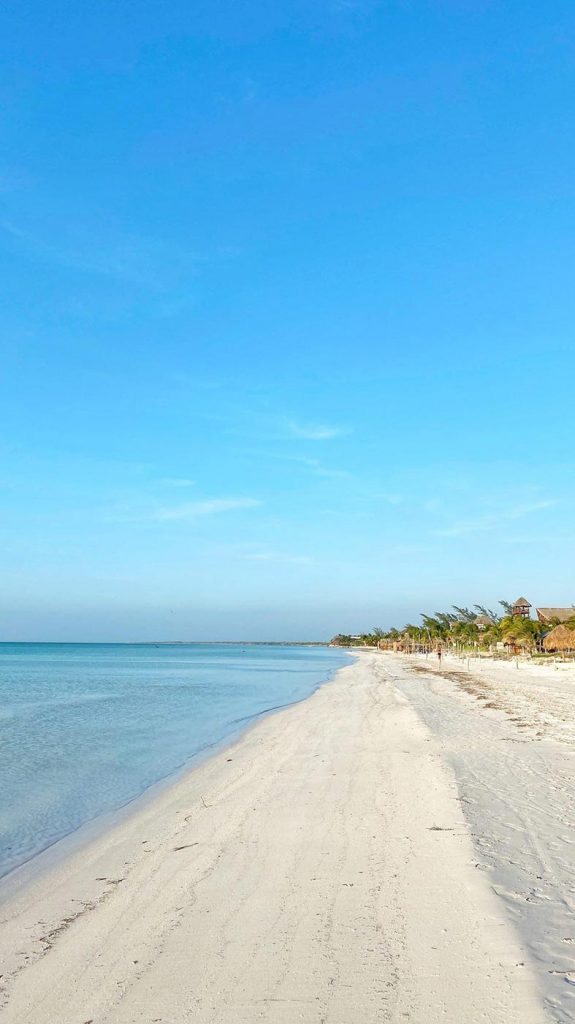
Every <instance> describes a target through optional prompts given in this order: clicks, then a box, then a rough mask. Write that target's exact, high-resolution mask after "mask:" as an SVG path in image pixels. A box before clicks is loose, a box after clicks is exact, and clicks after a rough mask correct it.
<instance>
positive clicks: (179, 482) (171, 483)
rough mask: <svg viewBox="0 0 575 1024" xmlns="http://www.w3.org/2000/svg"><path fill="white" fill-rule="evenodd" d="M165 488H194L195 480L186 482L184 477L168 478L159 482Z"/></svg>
mask: <svg viewBox="0 0 575 1024" xmlns="http://www.w3.org/2000/svg"><path fill="white" fill-rule="evenodd" d="M160 482H161V483H162V484H163V485H164V486H165V487H194V486H195V483H196V481H195V480H187V479H186V478H185V477H179V476H168V477H166V478H165V479H164V480H161V481H160Z"/></svg>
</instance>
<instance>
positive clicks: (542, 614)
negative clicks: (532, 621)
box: [535, 607, 575, 624]
mask: <svg viewBox="0 0 575 1024" xmlns="http://www.w3.org/2000/svg"><path fill="white" fill-rule="evenodd" d="M535 610H536V612H537V618H538V619H539V622H543V623H545V624H548V623H551V622H552V621H553V619H557V621H558V622H568V621H569V619H575V608H573V607H571V608H536V609H535Z"/></svg>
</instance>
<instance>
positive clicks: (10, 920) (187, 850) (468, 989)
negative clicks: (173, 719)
mask: <svg viewBox="0 0 575 1024" xmlns="http://www.w3.org/2000/svg"><path fill="white" fill-rule="evenodd" d="M476 862H477V857H476V855H475V854H474V850H473V846H472V840H471V838H470V833H469V828H468V825H467V824H466V821H465V818H464V815H463V812H462V807H461V804H460V800H459V795H458V790H457V786H456V783H455V776H454V775H453V774H452V770H451V768H450V767H449V765H448V763H447V761H446V759H445V758H444V757H443V754H442V750H441V744H440V742H439V741H438V740H437V738H436V737H435V736H434V734H433V732H432V731H431V730H430V729H429V728H428V726H427V725H426V724H424V722H423V721H422V719H421V718H420V717H419V715H418V714H417V713H416V711H415V710H414V708H413V706H412V704H411V702H410V700H409V699H408V698H407V697H406V696H405V695H404V694H402V693H400V692H399V690H398V689H397V688H396V686H395V684H394V681H393V679H392V678H391V677H390V675H389V674H388V673H386V672H385V671H384V670H383V667H382V657H381V656H380V655H371V654H362V655H361V656H360V657H359V658H358V660H357V661H355V662H354V664H353V665H351V666H349V667H347V668H344V669H342V670H340V672H339V673H338V674H337V676H336V678H335V679H334V681H332V682H331V683H329V684H328V685H325V686H323V687H322V688H321V689H320V690H318V691H317V692H316V693H315V694H314V695H313V696H312V697H311V698H310V699H309V700H306V701H304V702H302V703H300V704H297V705H294V706H292V707H290V708H287V709H285V710H283V711H281V712H280V713H278V714H275V715H273V716H270V717H268V718H266V719H265V720H263V721H261V722H260V723H259V724H258V725H257V726H256V727H254V728H253V729H251V730H250V731H249V732H248V733H247V734H246V735H245V736H244V737H243V738H242V739H241V740H240V741H239V742H238V743H236V744H235V745H234V746H233V747H230V748H228V749H227V750H226V751H224V752H223V753H220V754H217V755H216V756H214V757H213V758H212V759H211V760H210V761H208V762H207V763H206V764H204V765H203V766H201V767H199V768H198V769H197V770H196V771H193V772H190V773H189V774H188V775H186V776H185V777H184V778H182V779H181V780H179V781H178V782H177V783H175V784H174V785H173V786H171V787H170V788H169V789H167V790H166V791H165V792H163V793H161V794H160V795H159V796H157V797H156V798H155V799H154V800H153V802H151V803H150V804H149V805H148V806H146V807H144V808H143V809H141V810H139V811H137V812H136V813H135V814H133V815H132V816H131V817H130V819H128V820H127V821H125V822H123V823H121V824H119V825H116V826H115V827H114V828H112V829H110V830H109V831H108V832H107V833H106V834H105V835H103V836H101V837H100V838H99V839H98V840H96V841H94V842H93V843H91V844H90V845H89V846H88V847H87V848H86V849H83V850H80V851H78V852H77V853H76V854H74V856H73V857H71V858H69V859H68V860H67V861H66V862H65V863H63V864H60V865H58V866H56V867H54V868H52V869H51V870H50V872H49V873H48V874H46V875H44V876H43V877H41V878H39V879H37V880H36V881H35V882H34V884H33V885H31V886H29V887H28V888H27V889H26V890H25V891H23V892H21V893H19V894H17V895H16V896H15V897H14V899H13V900H12V901H11V902H8V903H7V904H6V905H5V907H4V909H3V912H2V922H1V924H0V950H1V951H2V953H3V961H4V963H5V965H6V966H5V968H4V974H5V977H4V979H3V982H4V985H5V989H4V1008H3V1012H2V1016H1V1019H2V1021H3V1022H4V1021H5V1022H6V1024H55V1022H58V1024H88V1022H90V1024H92V1022H93V1024H136V1022H138V1024H143V1022H145V1024H160V1022H161V1024H183V1022H198V1024H248V1022H249V1024H254V1022H257V1021H264V1022H268V1024H296V1022H298V1021H303V1022H305V1024H376V1022H377V1024H381V1022H387V1021H390V1022H397V1024H400V1022H406V1021H411V1022H412V1024H436V1022H440V1021H441V1022H442V1024H463V1022H465V1024H540V1022H541V1024H542V1022H543V1021H546V1020H548V1018H547V1016H546V1015H545V1012H544V1010H543V1003H542V999H541V995H540V992H539V990H538V987H537V982H536V974H535V972H534V971H532V969H531V965H530V960H529V953H528V952H527V950H526V948H525V947H524V946H523V945H522V942H521V940H520V938H519V937H518V933H516V932H515V930H514V928H513V926H512V925H511V923H510V922H509V920H508V919H507V917H506V911H505V906H504V903H503V901H502V900H500V899H499V898H498V897H497V896H496V895H495V894H494V892H493V891H492V889H491V887H490V884H489V880H488V877H487V875H486V873H485V872H483V871H481V870H477V868H476V866H475V865H476Z"/></svg>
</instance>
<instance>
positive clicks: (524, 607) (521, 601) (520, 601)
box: [511, 597, 531, 619]
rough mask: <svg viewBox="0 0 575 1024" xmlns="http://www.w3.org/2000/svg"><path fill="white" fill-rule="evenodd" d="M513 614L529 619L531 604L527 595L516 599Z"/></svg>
mask: <svg viewBox="0 0 575 1024" xmlns="http://www.w3.org/2000/svg"><path fill="white" fill-rule="evenodd" d="M511 614H512V615H514V616H517V617H518V618H521V619H528V618H529V617H530V615H531V605H530V603H529V601H528V600H527V598H526V597H518V598H517V600H516V601H514V603H513V605H512V608H511Z"/></svg>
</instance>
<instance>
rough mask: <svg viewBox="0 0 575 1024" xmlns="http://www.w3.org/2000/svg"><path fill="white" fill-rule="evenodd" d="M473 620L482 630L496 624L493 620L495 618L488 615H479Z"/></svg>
mask: <svg viewBox="0 0 575 1024" xmlns="http://www.w3.org/2000/svg"><path fill="white" fill-rule="evenodd" d="M473 621H474V623H475V625H476V626H477V628H478V629H480V630H482V631H483V630H484V629H489V627H490V626H494V625H495V623H494V622H493V619H490V618H489V616H488V615H478V616H477V618H476V619H474V620H473Z"/></svg>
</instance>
